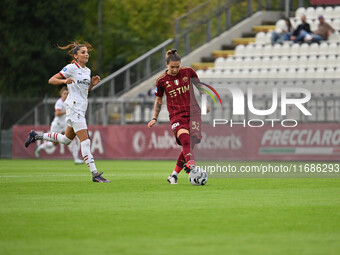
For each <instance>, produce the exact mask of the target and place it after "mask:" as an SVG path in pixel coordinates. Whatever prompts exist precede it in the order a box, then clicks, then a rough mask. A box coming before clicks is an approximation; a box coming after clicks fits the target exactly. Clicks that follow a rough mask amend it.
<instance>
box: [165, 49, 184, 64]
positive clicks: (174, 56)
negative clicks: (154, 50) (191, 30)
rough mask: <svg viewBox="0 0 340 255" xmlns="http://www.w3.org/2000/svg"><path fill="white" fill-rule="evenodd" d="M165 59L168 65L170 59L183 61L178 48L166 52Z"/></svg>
mask: <svg viewBox="0 0 340 255" xmlns="http://www.w3.org/2000/svg"><path fill="white" fill-rule="evenodd" d="M165 61H166V64H167V65H168V64H169V63H170V61H174V62H177V61H181V57H180V56H179V55H178V53H177V50H176V49H172V50H168V51H167V52H166V54H165Z"/></svg>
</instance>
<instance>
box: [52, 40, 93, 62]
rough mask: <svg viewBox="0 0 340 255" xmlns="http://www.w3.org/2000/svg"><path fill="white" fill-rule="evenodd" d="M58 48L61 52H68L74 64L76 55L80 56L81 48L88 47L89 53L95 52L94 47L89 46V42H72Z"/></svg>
mask: <svg viewBox="0 0 340 255" xmlns="http://www.w3.org/2000/svg"><path fill="white" fill-rule="evenodd" d="M57 47H58V48H59V49H61V50H68V54H69V55H70V56H71V57H72V63H73V62H74V61H75V59H74V55H75V54H78V51H79V50H80V48H82V47H86V48H87V50H88V51H92V50H93V47H92V45H91V44H89V43H88V42H84V43H79V42H78V41H75V42H72V43H70V44H68V45H66V46H59V45H57Z"/></svg>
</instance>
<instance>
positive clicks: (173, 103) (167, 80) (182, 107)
mask: <svg viewBox="0 0 340 255" xmlns="http://www.w3.org/2000/svg"><path fill="white" fill-rule="evenodd" d="M192 79H193V80H195V81H196V82H198V81H199V79H198V76H197V74H196V72H195V71H194V70H193V69H192V68H189V67H181V68H180V69H179V72H178V74H177V75H176V76H173V75H168V74H167V72H166V71H165V73H163V74H162V75H161V76H160V77H159V78H158V79H157V81H156V92H155V95H156V96H157V97H162V96H163V95H164V92H165V95H166V102H167V107H168V111H169V118H170V120H171V119H172V118H173V117H174V116H179V117H188V118H189V117H190V114H192V115H200V114H201V109H200V107H199V105H198V103H197V101H196V99H195V96H194V89H193V87H192V85H191V80H192Z"/></svg>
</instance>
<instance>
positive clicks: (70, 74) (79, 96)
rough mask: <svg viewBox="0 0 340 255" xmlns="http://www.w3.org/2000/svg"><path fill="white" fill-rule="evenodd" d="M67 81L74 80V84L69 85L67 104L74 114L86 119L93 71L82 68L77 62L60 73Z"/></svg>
mask: <svg viewBox="0 0 340 255" xmlns="http://www.w3.org/2000/svg"><path fill="white" fill-rule="evenodd" d="M59 73H60V74H61V76H63V77H64V78H65V79H68V78H72V79H73V80H74V82H73V83H71V84H67V88H68V96H67V98H66V100H65V104H66V105H67V106H68V107H70V108H71V109H72V110H73V111H74V112H76V113H78V114H80V115H81V116H82V117H85V112H86V109H87V97H88V93H89V87H90V85H91V70H90V69H89V68H87V67H84V68H82V67H81V66H80V65H79V64H78V63H77V62H74V63H72V64H68V65H67V66H65V67H64V68H63V69H62V70H61V71H60V72H59Z"/></svg>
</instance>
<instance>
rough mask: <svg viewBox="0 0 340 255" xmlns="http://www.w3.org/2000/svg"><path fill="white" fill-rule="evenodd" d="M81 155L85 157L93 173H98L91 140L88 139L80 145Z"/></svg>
mask: <svg viewBox="0 0 340 255" xmlns="http://www.w3.org/2000/svg"><path fill="white" fill-rule="evenodd" d="M80 148H81V154H82V155H83V158H84V161H85V163H86V165H87V166H88V167H89V168H90V171H91V173H97V172H98V171H97V168H96V165H95V164H94V158H93V156H92V154H91V142H90V139H86V140H85V141H82V142H81V143H80Z"/></svg>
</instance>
